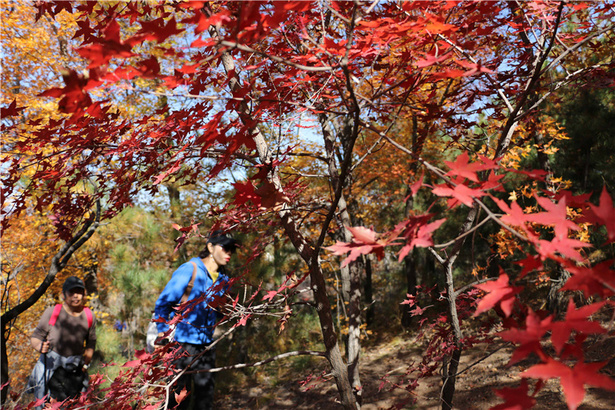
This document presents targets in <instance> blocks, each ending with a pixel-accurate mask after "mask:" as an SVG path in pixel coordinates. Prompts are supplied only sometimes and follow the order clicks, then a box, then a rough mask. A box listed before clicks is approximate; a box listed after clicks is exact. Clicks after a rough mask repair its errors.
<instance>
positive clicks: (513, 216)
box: [490, 196, 527, 227]
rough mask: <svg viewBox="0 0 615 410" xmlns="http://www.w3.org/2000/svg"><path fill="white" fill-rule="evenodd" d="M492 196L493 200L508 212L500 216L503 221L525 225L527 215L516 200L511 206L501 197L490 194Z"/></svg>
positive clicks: (515, 224)
mask: <svg viewBox="0 0 615 410" xmlns="http://www.w3.org/2000/svg"><path fill="white" fill-rule="evenodd" d="M490 198H491V199H493V202H495V203H496V205H497V206H498V207H500V209H501V210H502V211H503V212H504V213H506V215H504V216H503V217H501V218H500V220H501V221H502V222H504V223H505V224H507V225H512V226H522V227H523V226H525V222H526V221H527V215H526V214H525V213H524V212H523V209H521V207H520V206H519V204H517V202H516V201H513V202H512V203H511V204H510V206H508V204H507V203H506V202H504V201H503V200H501V199H498V198H496V197H494V196H490Z"/></svg>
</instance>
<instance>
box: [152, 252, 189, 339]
mask: <svg viewBox="0 0 615 410" xmlns="http://www.w3.org/2000/svg"><path fill="white" fill-rule="evenodd" d="M191 278H192V264H191V263H185V264H183V265H182V266H180V267H179V268H178V269H177V270H176V271H175V272H173V276H172V277H171V280H169V282H168V283H167V285H166V286H165V288H164V290H163V291H162V293H161V294H160V296H159V297H158V300H156V306H155V308H154V318H155V319H158V318H162V319H164V320H169V317H170V316H171V312H172V311H173V307H174V306H175V305H177V304H178V303H179V301H180V300H181V298H182V296H183V295H184V292H185V290H186V287H187V286H188V283H189V282H190V279H191ZM156 327H157V328H158V333H165V332H166V331H167V330H169V325H167V324H166V323H163V322H158V323H157V324H156Z"/></svg>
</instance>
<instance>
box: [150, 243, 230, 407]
mask: <svg viewBox="0 0 615 410" xmlns="http://www.w3.org/2000/svg"><path fill="white" fill-rule="evenodd" d="M237 247H238V244H237V241H236V240H235V239H233V238H232V237H231V236H229V235H227V234H225V233H222V232H221V231H214V232H212V233H211V235H210V236H209V238H208V240H207V245H206V247H205V249H203V251H202V252H201V253H200V254H199V257H198V258H192V259H191V260H190V261H189V262H186V263H184V264H183V265H181V266H180V267H179V268H177V270H176V271H175V272H173V276H172V277H171V280H170V281H169V282H168V283H167V285H166V287H165V288H164V290H163V291H162V293H161V294H160V296H159V297H158V300H157V301H156V307H155V310H154V317H155V319H159V318H161V319H164V321H161V322H158V324H157V327H158V339H157V344H163V343H164V337H165V336H166V335H167V334H168V331H169V325H168V324H167V323H166V321H169V320H170V319H171V318H172V317H173V315H174V313H175V309H174V308H175V307H177V305H178V304H180V303H182V302H185V301H186V300H187V301H190V300H195V299H197V298H204V301H202V302H199V303H198V304H197V305H196V306H191V308H192V311H190V312H189V313H187V314H186V315H185V317H184V318H183V319H182V320H181V321H179V322H178V323H177V325H176V328H175V334H174V336H173V338H174V340H175V341H177V342H178V343H179V344H180V346H181V350H180V354H182V357H180V358H178V359H177V360H176V361H175V362H174V364H175V366H176V368H177V369H187V368H188V367H189V369H187V370H190V371H191V373H189V374H184V375H182V377H181V378H180V379H179V380H178V382H177V385H176V386H175V392H176V393H180V392H181V391H182V390H183V389H184V388H185V389H186V390H187V391H188V392H192V395H193V396H194V397H190V396H188V397H186V398H185V399H184V400H183V401H182V402H181V403H180V404H179V407H178V408H179V409H188V407H189V405H190V402H193V403H194V407H193V408H194V409H211V408H212V405H213V391H214V377H213V374H212V373H210V372H199V370H208V369H211V368H213V367H214V366H215V349H214V348H213V347H210V346H209V345H210V344H211V343H212V342H213V336H214V327H215V324H216V322H217V321H218V319H219V318H220V317H221V314H220V312H219V311H218V310H216V309H215V307H214V306H216V305H218V304H219V302H220V298H221V297H223V295H224V293H225V292H226V291H227V290H228V287H229V285H228V284H229V278H228V276H226V275H225V273H224V266H226V264H227V263H228V262H229V260H230V259H231V255H232V254H233V253H234V252H235V249H236V248H237ZM186 353H187V354H186ZM174 396H175V395H174V394H171V398H170V402H169V408H173V407H174V406H175V405H176V402H175V397H174Z"/></svg>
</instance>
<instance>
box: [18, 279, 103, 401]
mask: <svg viewBox="0 0 615 410" xmlns="http://www.w3.org/2000/svg"><path fill="white" fill-rule="evenodd" d="M85 295H86V291H85V285H84V283H83V281H82V280H81V279H79V278H78V277H76V276H70V277H69V278H67V279H66V281H64V284H63V285H62V298H63V299H64V303H62V304H57V305H55V306H52V307H48V308H47V309H45V311H44V312H43V315H42V316H41V318H40V320H39V322H38V325H37V326H36V329H34V332H33V333H32V336H31V338H30V344H31V345H32V347H33V348H34V349H35V350H36V351H38V352H40V353H41V355H40V358H39V360H38V361H37V362H36V365H35V366H34V369H33V370H32V374H31V375H30V380H29V381H28V387H29V388H31V389H33V391H34V397H35V398H36V399H42V398H44V397H45V396H46V395H49V396H50V397H51V398H52V399H54V400H56V401H64V400H65V399H67V398H73V397H76V396H78V395H79V394H80V393H81V392H82V391H85V390H86V389H87V387H88V384H89V379H88V375H87V369H88V367H89V366H90V362H91V361H92V356H93V355H94V348H95V347H96V318H95V317H94V315H93V314H92V311H91V310H90V309H89V308H87V307H85V306H84V303H85ZM48 399H49V397H48ZM37 408H42V406H38V407H37Z"/></svg>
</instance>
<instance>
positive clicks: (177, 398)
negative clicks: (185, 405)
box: [175, 388, 188, 404]
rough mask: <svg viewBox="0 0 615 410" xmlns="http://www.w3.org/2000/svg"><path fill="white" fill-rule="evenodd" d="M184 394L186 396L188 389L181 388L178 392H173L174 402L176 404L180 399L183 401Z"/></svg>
mask: <svg viewBox="0 0 615 410" xmlns="http://www.w3.org/2000/svg"><path fill="white" fill-rule="evenodd" d="M186 396H188V390H186V388H183V389H182V391H180V392H179V393H175V402H176V403H178V404H179V403H181V402H182V401H184V399H185V398H186Z"/></svg>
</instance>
